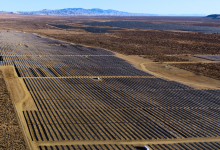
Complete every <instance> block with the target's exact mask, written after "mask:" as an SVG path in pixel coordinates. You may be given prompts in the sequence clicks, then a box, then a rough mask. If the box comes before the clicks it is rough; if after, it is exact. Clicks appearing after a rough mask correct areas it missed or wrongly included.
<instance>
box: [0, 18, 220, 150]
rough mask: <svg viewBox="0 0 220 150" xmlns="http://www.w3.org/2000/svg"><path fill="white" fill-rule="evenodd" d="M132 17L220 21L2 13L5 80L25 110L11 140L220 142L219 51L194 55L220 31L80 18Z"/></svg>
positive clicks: (80, 144)
mask: <svg viewBox="0 0 220 150" xmlns="http://www.w3.org/2000/svg"><path fill="white" fill-rule="evenodd" d="M125 20H126V21H137V22H147V23H159V24H178V25H194V26H209V27H219V26H220V20H217V19H216V20H215V19H214V20H212V19H210V18H201V17H48V16H22V15H1V16H0V47H1V49H0V64H1V68H0V70H1V72H2V74H3V75H2V77H3V76H4V77H5V78H4V80H3V81H4V82H5V83H6V84H7V85H8V86H1V88H3V89H7V90H8V91H9V92H10V94H11V95H10V96H9V93H8V92H7V90H5V91H6V94H8V95H7V96H8V97H9V99H8V100H7V101H6V102H4V103H6V105H8V106H9V107H10V109H11V110H12V112H13V111H14V113H13V115H15V116H16V115H17V120H16V121H17V123H16V131H15V129H14V128H15V127H14V126H13V127H12V128H13V130H10V133H9V134H10V136H9V137H10V138H9V140H8V141H12V143H11V144H5V143H3V144H2V147H1V148H2V149H10V148H12V147H13V145H16V146H18V148H17V149H25V148H26V149H28V148H29V149H33V150H38V149H45V150H46V149H51V150H52V149H139V148H141V147H143V146H144V145H147V146H148V147H149V148H150V149H153V150H154V149H155V150H160V149H219V147H220V143H219V142H220V138H219V135H220V131H219V100H220V99H219V92H220V81H219V73H220V70H219V63H220V60H218V59H217V60H210V59H205V58H201V57H197V56H195V55H216V56H217V55H219V40H220V35H219V34H214V33H198V32H189V31H187V32H186V31H159V30H152V29H134V28H123V30H114V31H113V30H111V32H108V33H104V31H105V30H102V31H103V33H97V32H96V31H99V30H96V31H95V32H94V33H93V32H92V30H84V28H85V29H86V28H87V27H89V29H92V28H93V26H90V25H83V24H81V23H83V22H94V21H98V22H105V21H125ZM79 23H80V24H79ZM52 24H61V25H67V26H73V27H84V28H82V29H62V28H59V26H57V27H54V26H51V25H52ZM98 28H113V27H111V26H108V27H106V26H99V27H98ZM90 31H91V32H90ZM217 58H218V57H217ZM4 96H5V95H4ZM4 96H3V97H4ZM0 98H1V97H0ZM10 99H11V100H10ZM9 104H10V105H9ZM12 104H14V107H12V106H11V105H12ZM3 116H4V115H3ZM5 117H6V118H9V117H10V116H9V117H7V116H5ZM1 120H3V118H2V117H1ZM7 130H8V129H7ZM13 131H14V132H13ZM5 132H6V129H5V128H4V129H3V133H5ZM18 132H19V133H20V134H19V141H18V140H15V139H14V137H13V136H14V135H15V133H18ZM16 135H17V134H16ZM20 137H21V138H20ZM16 138H17V136H16ZM16 142H17V143H19V145H18V144H17V143H16ZM13 148H14V147H13Z"/></svg>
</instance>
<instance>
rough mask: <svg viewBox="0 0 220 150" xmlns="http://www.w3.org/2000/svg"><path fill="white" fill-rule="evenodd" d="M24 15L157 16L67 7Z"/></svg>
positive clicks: (25, 13) (24, 13)
mask: <svg viewBox="0 0 220 150" xmlns="http://www.w3.org/2000/svg"><path fill="white" fill-rule="evenodd" d="M18 13H19V14H23V15H48V16H156V15H154V14H142V13H128V12H123V11H117V10H112V9H108V10H103V9H98V8H94V9H83V8H66V9H58V10H48V9H43V10H40V11H28V12H27V11H23V12H22V11H20V12H18Z"/></svg>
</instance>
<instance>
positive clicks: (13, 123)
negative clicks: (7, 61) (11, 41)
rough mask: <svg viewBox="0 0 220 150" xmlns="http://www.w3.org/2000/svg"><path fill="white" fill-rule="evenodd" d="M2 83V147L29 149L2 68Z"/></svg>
mask: <svg viewBox="0 0 220 150" xmlns="http://www.w3.org/2000/svg"><path fill="white" fill-rule="evenodd" d="M0 85H1V86H0V106H1V109H0V149H2V150H8V149H20V150H25V149H28V146H27V143H26V141H25V138H24V134H23V133H22V132H23V130H22V128H21V125H20V122H19V119H18V116H17V112H16V110H15V107H14V104H13V101H12V99H11V98H10V94H9V91H8V90H7V86H6V83H5V80H4V78H3V71H2V70H0Z"/></svg>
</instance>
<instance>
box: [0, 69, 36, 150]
mask: <svg viewBox="0 0 220 150" xmlns="http://www.w3.org/2000/svg"><path fill="white" fill-rule="evenodd" d="M0 69H1V70H3V72H4V75H5V78H6V82H7V85H8V86H9V89H10V92H11V95H12V98H13V101H14V104H15V107H16V110H17V113H18V116H19V120H20V121H21V123H22V128H23V130H24V132H25V135H26V139H27V140H28V141H29V142H28V143H29V144H30V145H29V146H30V148H31V149H33V150H34V149H37V147H36V146H35V145H34V143H33V142H32V140H31V137H30V134H29V130H28V127H27V125H26V121H25V118H24V115H23V112H22V111H25V110H37V108H36V106H35V103H34V101H33V99H32V97H31V95H30V93H29V91H28V90H27V88H26V85H25V84H24V82H23V80H22V78H18V76H17V73H16V71H15V69H14V66H0Z"/></svg>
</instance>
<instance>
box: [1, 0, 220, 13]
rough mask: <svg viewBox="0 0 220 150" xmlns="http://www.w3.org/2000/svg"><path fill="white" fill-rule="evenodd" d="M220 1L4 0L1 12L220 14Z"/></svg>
mask: <svg viewBox="0 0 220 150" xmlns="http://www.w3.org/2000/svg"><path fill="white" fill-rule="evenodd" d="M219 6H220V0H34V1H33V0H2V1H1V4H0V11H38V10H42V9H51V10H54V9H63V8H84V9H91V8H100V9H105V10H106V9H113V10H118V11H125V12H130V13H148V14H161V15H165V14H205V15H208V14H220V9H219Z"/></svg>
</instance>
